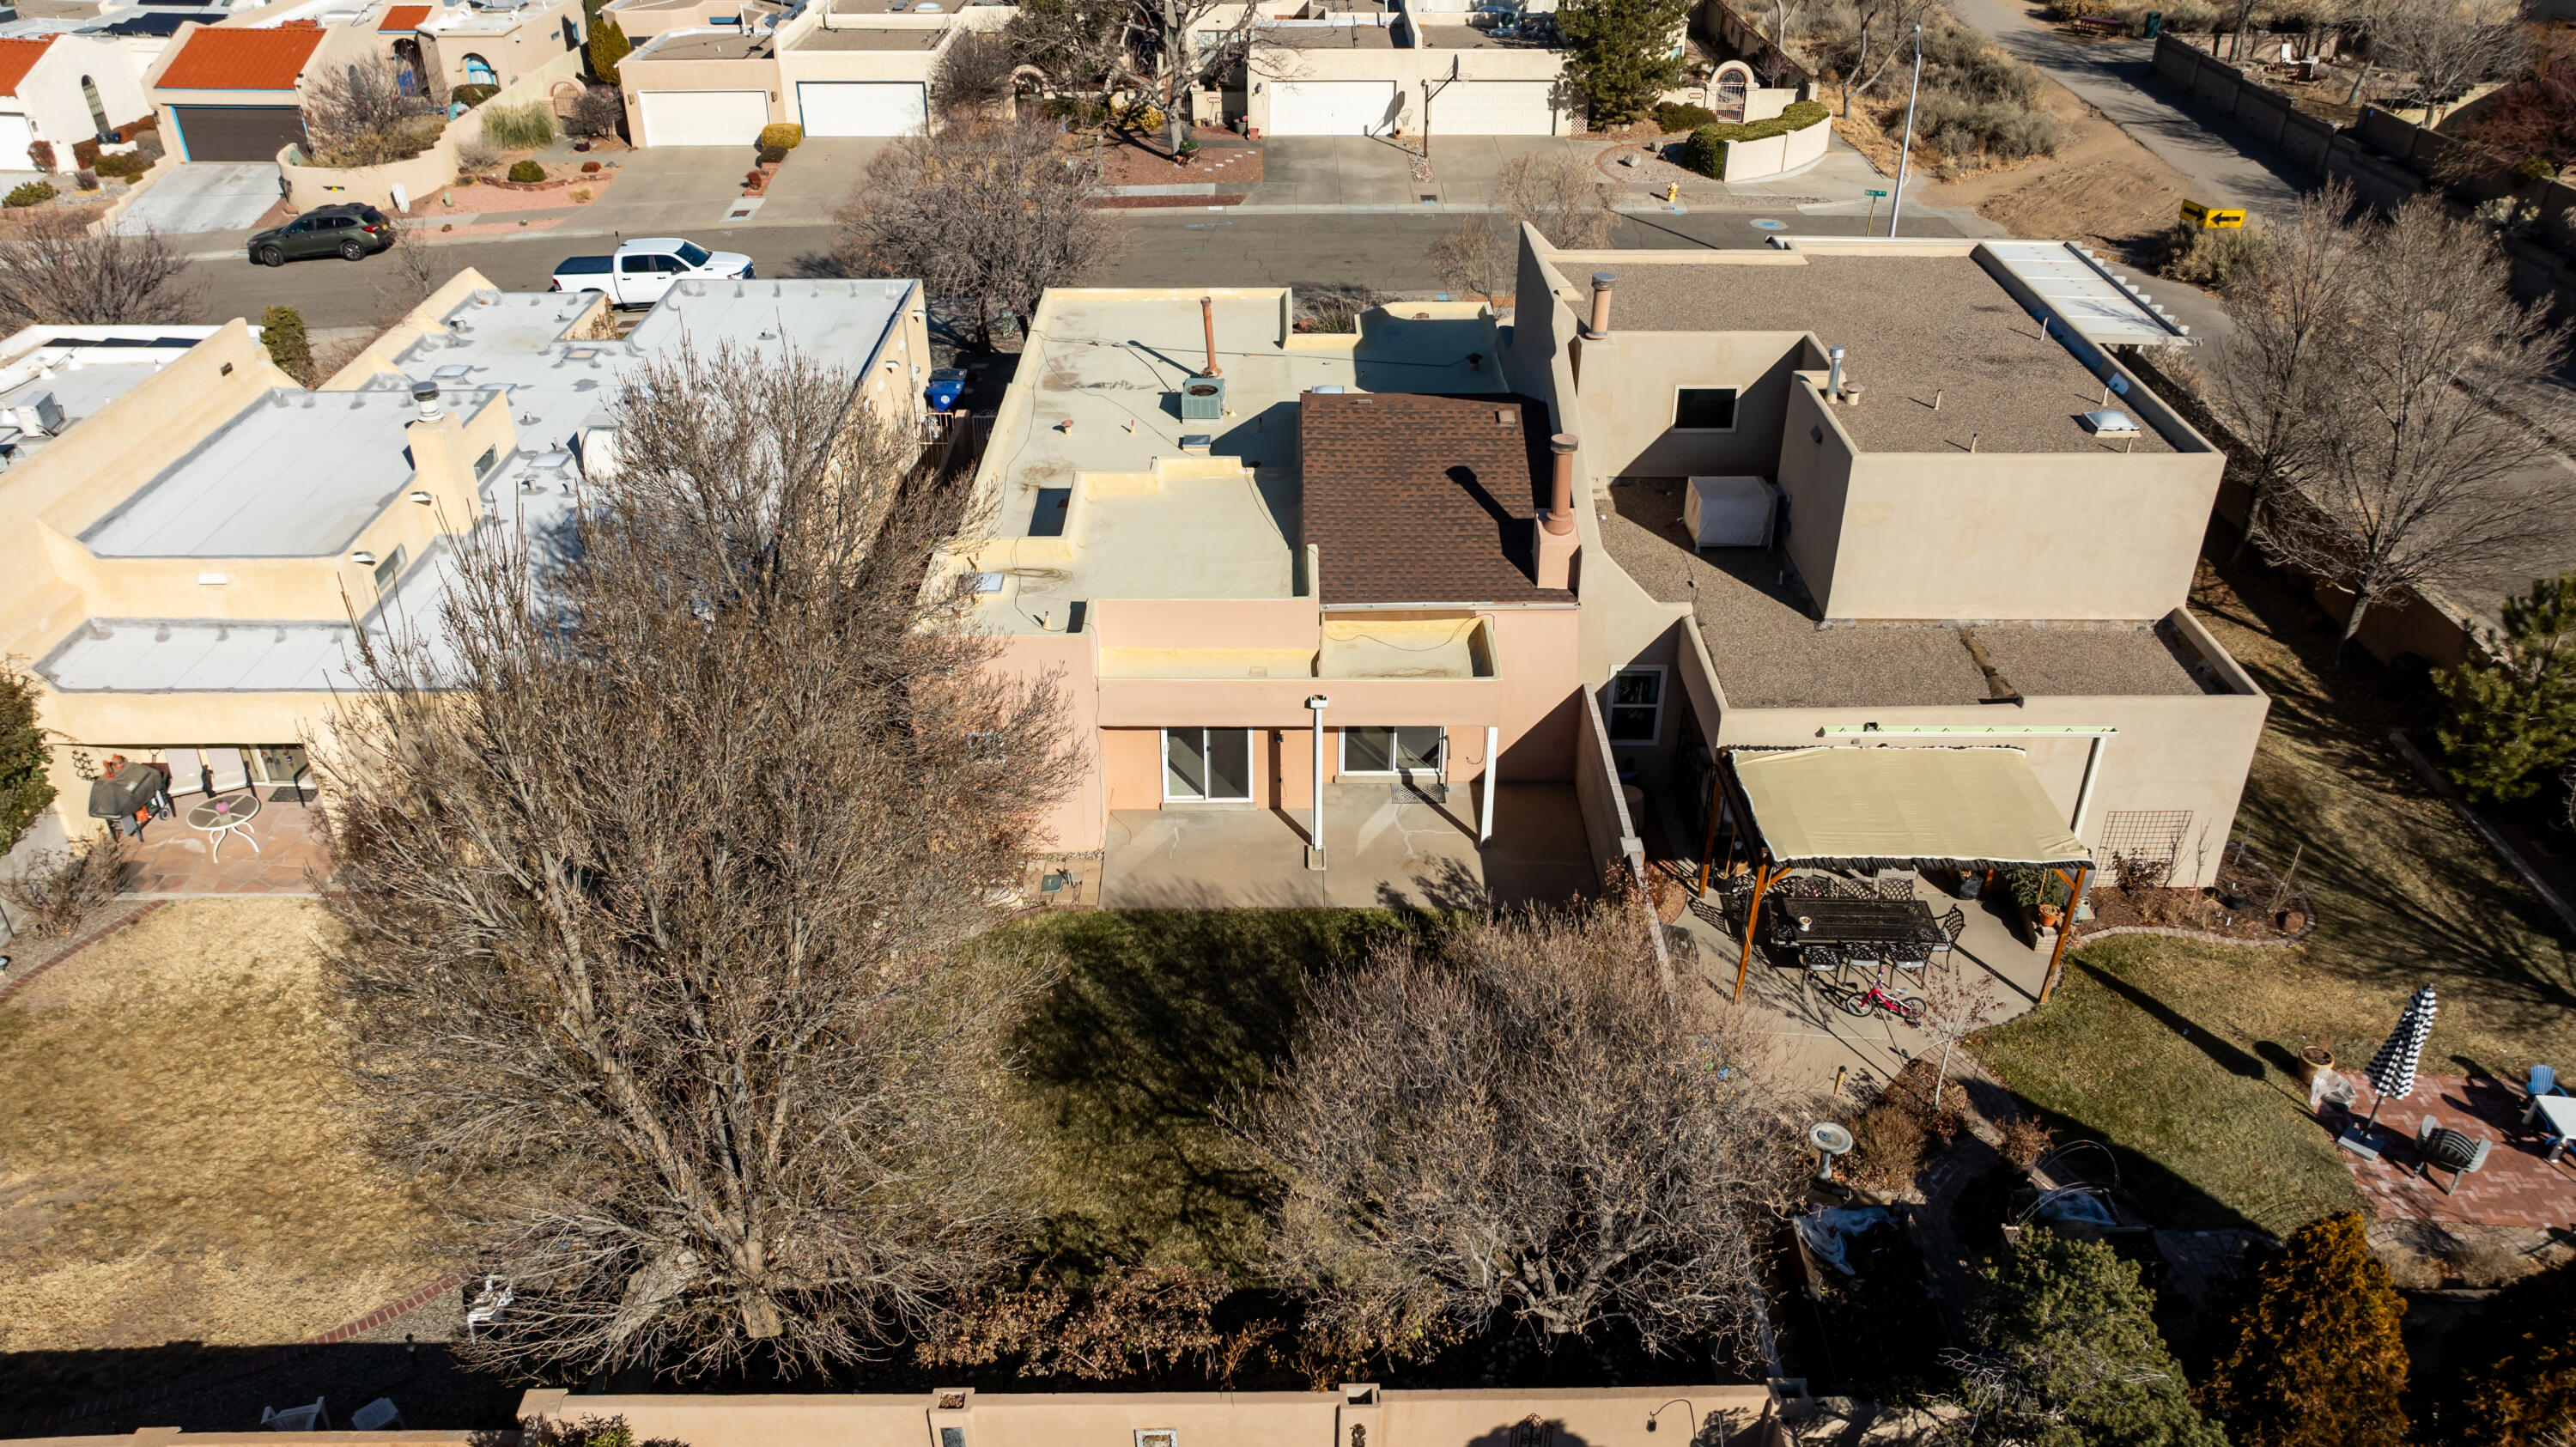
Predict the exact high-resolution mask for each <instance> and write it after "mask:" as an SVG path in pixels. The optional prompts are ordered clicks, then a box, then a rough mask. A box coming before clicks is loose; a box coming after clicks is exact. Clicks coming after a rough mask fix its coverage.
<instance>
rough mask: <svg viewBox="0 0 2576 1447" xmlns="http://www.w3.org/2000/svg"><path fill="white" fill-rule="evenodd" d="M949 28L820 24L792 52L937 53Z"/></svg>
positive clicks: (793, 45)
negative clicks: (904, 51)
mask: <svg viewBox="0 0 2576 1447" xmlns="http://www.w3.org/2000/svg"><path fill="white" fill-rule="evenodd" d="M947 36H948V28H947V27H946V26H940V27H939V28H937V29H931V28H928V27H925V26H918V25H904V26H895V25H851V26H825V25H817V26H815V27H814V28H813V29H811V30H808V31H806V32H805V33H804V35H802V36H800V37H799V38H798V39H797V40H796V42H795V43H794V44H792V45H790V46H788V47H787V48H788V49H789V50H937V49H938V48H939V42H940V41H942V40H944V39H946V38H947Z"/></svg>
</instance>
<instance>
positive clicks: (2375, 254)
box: [2255, 197, 2576, 648]
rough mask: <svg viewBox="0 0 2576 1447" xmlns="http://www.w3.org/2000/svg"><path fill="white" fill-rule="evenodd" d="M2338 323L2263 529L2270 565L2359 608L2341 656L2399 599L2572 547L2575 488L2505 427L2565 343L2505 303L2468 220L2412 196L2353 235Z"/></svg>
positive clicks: (2319, 352)
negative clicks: (2370, 618) (2375, 615)
mask: <svg viewBox="0 0 2576 1447" xmlns="http://www.w3.org/2000/svg"><path fill="white" fill-rule="evenodd" d="M2348 244H2349V245H2351V246H2352V247H2353V248H2354V250H2355V254H2356V255H2357V256H2358V257H2359V258H2360V259H2361V264H2360V266H2359V268H2358V274H2357V277H2356V280H2355V284H2354V289H2353V292H2352V295H2351V298H2350V301H2349V303H2348V306H2349V310H2348V313H2347V315H2346V317H2345V319H2344V321H2343V322H2342V324H2341V325H2338V326H2334V327H2331V328H2330V329H2328V330H2327V331H2326V332H2325V334H2324V335H2322V336H2321V337H2320V339H2319V340H2320V341H2321V342H2322V343H2323V345H2321V346H2319V347H2318V348H2317V349H2316V351H2315V352H2314V354H2313V355H2312V356H2311V357H2310V359H2309V360H2308V361H2307V362H2306V363H2305V365H2304V366H2303V368H2302V371H2303V373H2304V374H2305V375H2304V376H2303V377H2302V378H2301V379H2300V380H2299V381H2298V382H2297V383H2296V384H2295V385H2297V387H2298V388H2299V395H2300V396H2301V397H2302V398H2303V399H2304V400H2305V401H2306V402H2307V403H2308V404H2309V405H2310V408H2311V410H2310V412H2309V413H2308V415H2307V419H2306V420H2305V421H2304V422H2303V423H2302V424H2301V425H2300V426H2299V427H2298V429H2297V435H2296V436H2295V438H2294V439H2293V441H2294V444H2295V449H2296V455H2295V459H2294V461H2293V464H2292V466H2291V468H2290V469H2289V471H2288V473H2287V477H2286V483H2287V485H2286V486H2283V485H2279V484H2276V485H2275V487H2274V489H2273V496H2272V499H2271V501H2270V502H2269V503H2268V504H2267V506H2265V507H2264V508H2263V510H2262V511H2261V512H2260V513H2259V514H2258V515H2257V517H2256V523H2255V536H2256V540H2257V541H2258V542H2259V543H2260V544H2261V545H2262V547H2263V549H2264V551H2265V552H2266V553H2268V554H2270V555H2271V556H2272V557H2273V558H2274V559H2276V560H2278V561H2281V562H2285V563H2288V564H2290V565H2291V566H2293V567H2296V568H2298V569H2300V570H2301V571H2304V572H2306V573H2309V574H2311V575H2313V576H2315V577H2317V578H2320V579H2323V580H2324V581H2325V582H2327V583H2328V584H2329V585H2331V586H2333V587H2336V588H2338V589H2341V590H2342V591H2344V592H2346V593H2348V594H2350V595H2351V597H2352V613H2351V616H2350V617H2349V618H2348V619H2347V620H2346V621H2345V624H2344V630H2343V637H2342V645H2343V646H2344V647H2345V648H2349V646H2350V644H2351V642H2352V639H2353V636H2354V635H2355V634H2356V633H2358V632H2359V631H2360V629H2361V624H2362V619H2363V617H2364V616H2365V615H2366V614H2367V613H2368V612H2369V611H2370V610H2371V609H2372V608H2373V607H2375V606H2377V605H2378V604H2380V603H2382V602H2385V601H2388V600H2389V599H2391V598H2393V597H2394V596H2396V595H2398V594H2399V593H2401V592H2404V591H2407V590H2410V589H2419V588H2425V587H2435V588H2438V587H2439V586H2440V585H2443V584H2446V583H2458V582H2464V581H2469V580H2470V579H2471V578H2473V576H2474V575H2475V574H2476V573H2477V572H2479V571H2480V570H2483V569H2491V568H2495V567H2497V566H2500V565H2518V564H2521V563H2524V562H2527V561H2528V559H2529V558H2530V557H2531V556H2533V555H2534V554H2535V553H2538V552H2544V551H2549V550H2553V549H2555V548H2557V547H2559V546H2560V545H2561V544H2562V543H2563V542H2564V541H2565V540H2566V538H2567V536H2568V534H2569V517H2570V511H2571V508H2576V489H2571V488H2570V486H2569V485H2568V483H2567V481H2566V479H2565V476H2564V473H2563V470H2562V469H2559V468H2553V467H2545V466H2541V465H2539V464H2541V463H2542V461H2543V460H2544V458H2545V457H2546V455H2547V442H2546V440H2545V439H2544V438H2542V437H2541V436H2540V435H2539V434H2538V433H2537V432H2535V431H2534V430H2533V429H2532V428H2530V427H2529V426H2527V425H2525V424H2524V423H2523V422H2522V421H2521V420H2520V419H2519V418H2518V417H2517V416H2515V415H2513V412H2514V406H2515V403H2516V401H2517V393H2518V390H2519V389H2521V388H2524V387H2527V386H2528V385H2529V384H2531V383H2532V382H2534V381H2535V380H2537V379H2538V378H2540V377H2543V376H2546V375H2547V374H2548V373H2550V372H2552V371H2554V370H2556V368H2557V366H2558V364H2559V362H2560V361H2561V360H2563V359H2564V357H2565V355H2566V350H2567V346H2566V334H2565V333H2564V332H2563V331H2561V330H2558V329H2554V328H2552V327H2551V326H2549V324H2548V322H2547V320H2546V318H2545V317H2544V316H2543V314H2542V313H2541V312H2540V310H2539V309H2538V308H2535V307H2526V306H2524V305H2522V304H2521V303H2520V302H2518V301H2516V300H2515V299H2514V296H2513V290H2512V271H2511V264H2510V263H2509V262H2508V261H2507V260H2506V259H2505V256H2504V254H2503V252H2502V251H2501V250H2500V249H2499V248H2498V246H2497V244H2496V242H2495V239H2494V238H2493V237H2492V236H2491V235H2489V234H2488V233H2487V231H2486V230H2485V228H2483V227H2481V226H2479V225H2478V224H2476V223H2475V222H2473V221H2467V220H2458V219H2454V218H2453V217H2452V216H2451V215H2450V214H2449V213H2448V212H2447V211H2445V210H2444V209H2443V207H2442V205H2441V203H2440V202H2439V201H2437V200H2434V199H2433V198H2430V197H2418V198H2416V199H2415V200H2413V201H2410V202H2408V203H2406V205H2405V206H2403V207H2401V208H2399V210H2398V212H2397V214H2396V215H2395V216H2394V217H2391V218H2388V219H2386V220H2384V221H2383V220H2378V219H2365V220H2362V221H2359V222H2356V223H2355V224H2354V234H2353V235H2352V236H2351V237H2350V238H2349V239H2348Z"/></svg>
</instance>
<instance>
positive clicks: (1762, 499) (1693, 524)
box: [1682, 477, 1780, 548]
mask: <svg viewBox="0 0 2576 1447" xmlns="http://www.w3.org/2000/svg"><path fill="white" fill-rule="evenodd" d="M1779 497H1780V489H1778V488H1776V487H1773V486H1772V485H1771V484H1770V483H1768V482H1765V481H1763V480H1762V479H1761V478H1758V477H1694V478H1692V479H1691V480H1690V492H1689V493H1688V495H1686V496H1685V497H1683V499H1682V530H1683V531H1684V532H1687V533H1689V534H1690V536H1691V546H1692V547H1694V548H1767V547H1769V546H1771V531H1772V526H1773V523H1774V520H1775V519H1776V518H1777V517H1778V515H1779Z"/></svg>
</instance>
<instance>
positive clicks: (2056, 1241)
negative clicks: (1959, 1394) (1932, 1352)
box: [1962, 1229, 2227, 1447]
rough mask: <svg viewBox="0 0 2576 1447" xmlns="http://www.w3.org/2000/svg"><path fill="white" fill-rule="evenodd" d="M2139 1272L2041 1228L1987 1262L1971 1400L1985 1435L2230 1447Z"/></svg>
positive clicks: (2082, 1443) (2049, 1441) (2047, 1445)
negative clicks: (2196, 1402)
mask: <svg viewBox="0 0 2576 1447" xmlns="http://www.w3.org/2000/svg"><path fill="white" fill-rule="evenodd" d="M2154 1306H2155V1298H2154V1296H2153V1294H2152V1293H2150V1292H2149V1291H2148V1290H2147V1289H2146V1288H2145V1287H2144V1286H2141V1285H2140V1284H2139V1283H2138V1268H2136V1267H2135V1266H2132V1265H2130V1264H2129V1263H2128V1262H2126V1261H2123V1260H2121V1259H2120V1258H2119V1256H2118V1255H2117V1254H2116V1253H2114V1252H2113V1251H2112V1250H2111V1248H2110V1247H2108V1246H2105V1245H2103V1244H2102V1243H2101V1242H2099V1241H2075V1240H2070V1239H2068V1238H2066V1237H2063V1236H2059V1235H2057V1234H2056V1233H2055V1232H2052V1231H2047V1230H2041V1229H2033V1230H2031V1231H2029V1232H2027V1233H2025V1234H2024V1235H2023V1236H2022V1239H2021V1241H2020V1242H2019V1244H2017V1245H2015V1246H2013V1247H2012V1248H2010V1249H2008V1250H2007V1251H2005V1253H2004V1254H2003V1256H2002V1257H2001V1258H2000V1259H1999V1260H1997V1261H1996V1262H1995V1263H1994V1264H1993V1265H1992V1266H1990V1267H1988V1268H1987V1269H1986V1273H1985V1279H1984V1280H1983V1281H1982V1282H1981V1283H1980V1284H1979V1290H1978V1310H1977V1319H1976V1323H1975V1330H1974V1335H1975V1343H1976V1350H1975V1351H1974V1352H1973V1353H1971V1354H1970V1359H1969V1360H1968V1361H1967V1362H1966V1363H1964V1364H1963V1365H1964V1370H1963V1372H1962V1376H1963V1379H1964V1383H1965V1385H1964V1390H1963V1395H1964V1396H1965V1398H1966V1401H1965V1402H1964V1403H1963V1404H1962V1405H1963V1406H1964V1407H1965V1408H1966V1409H1967V1412H1968V1420H1970V1421H1971V1422H1972V1423H1974V1424H1975V1425H1974V1427H1973V1428H1972V1429H1971V1432H1970V1435H1971V1436H1972V1437H1973V1438H1974V1440H1976V1441H1978V1442H2012V1443H2028V1444H2032V1447H2226V1440H2227V1439H2226V1438H2225V1437H2224V1436H2223V1435H2222V1434H2221V1433H2220V1432H2219V1430H2218V1428H2217V1427H2215V1426H2213V1425H2212V1424H2211V1423H2210V1422H2209V1421H2208V1420H2207V1419H2205V1418H2203V1417H2202V1416H2201V1415H2200V1412H2199V1411H2198V1409H2196V1408H2194V1407H2193V1406H2192V1403H2191V1396H2190V1393H2189V1391H2188V1390H2187V1389H2186V1387H2185V1384H2184V1380H2183V1374H2182V1367H2181V1365H2180V1364H2179V1363H2177V1362H2175V1360H2174V1357H2173V1353H2172V1352H2171V1351H2170V1350H2168V1349H2167V1348H2166V1346H2165V1341H2164V1338H2163V1337H2162V1336H2161V1335H2159V1334H2158V1333H2157V1331H2156V1324H2155V1319H2154V1317H2153V1315H2152V1313H2153V1310H2154Z"/></svg>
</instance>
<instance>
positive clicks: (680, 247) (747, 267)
mask: <svg viewBox="0 0 2576 1447" xmlns="http://www.w3.org/2000/svg"><path fill="white" fill-rule="evenodd" d="M751 275H753V272H752V269H751V258H750V257H748V256H745V255H743V254H742V253H741V252H739V251H709V250H707V249H706V248H705V247H703V246H700V245H699V244H697V243H696V242H694V241H686V240H683V239H681V238H680V237H677V236H647V237H642V238H639V239H637V240H634V241H629V242H626V243H625V244H624V245H621V246H619V247H618V248H617V250H616V251H614V252H612V253H610V254H609V255H607V256H571V257H566V258H565V259H564V263H563V265H561V266H558V267H556V268H555V275H554V288H553V289H554V290H556V291H596V292H602V293H605V294H606V295H607V297H608V299H609V301H610V302H612V303H614V304H615V305H618V306H651V305H652V304H653V303H655V302H657V301H660V300H661V299H662V294H663V293H664V292H667V291H669V290H670V289H671V284H672V283H673V282H677V281H688V280H692V279H700V280H716V281H732V280H735V279H737V278H741V277H748V276H751Z"/></svg>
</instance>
